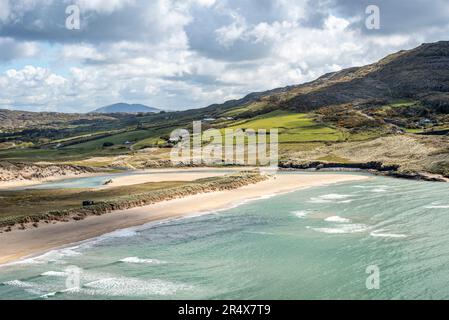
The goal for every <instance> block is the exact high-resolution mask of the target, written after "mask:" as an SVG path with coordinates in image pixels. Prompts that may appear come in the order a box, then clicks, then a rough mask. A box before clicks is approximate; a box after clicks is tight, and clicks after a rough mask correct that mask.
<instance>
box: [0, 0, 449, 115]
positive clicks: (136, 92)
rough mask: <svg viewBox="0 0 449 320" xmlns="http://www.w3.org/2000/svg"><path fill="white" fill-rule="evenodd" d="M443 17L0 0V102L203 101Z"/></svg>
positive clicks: (199, 3) (388, 8)
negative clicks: (72, 19) (375, 20)
mask: <svg viewBox="0 0 449 320" xmlns="http://www.w3.org/2000/svg"><path fill="white" fill-rule="evenodd" d="M371 4H373V5H377V6H378V7H379V9H380V19H381V20H380V23H381V24H380V29H379V30H372V29H368V28H366V24H365V21H366V18H367V17H368V15H367V14H366V8H367V6H368V5H371ZM70 5H76V6H77V7H78V8H79V9H80V29H79V30H69V29H67V27H66V20H67V18H68V16H69V15H68V14H66V9H67V7H68V6H70ZM448 17H449V1H447V0H430V1H429V0H407V1H402V0H370V1H365V0H0V108H8V109H22V110H30V111H63V112H86V111H89V110H92V109H94V108H96V107H99V106H103V105H107V104H111V103H116V102H129V103H143V104H147V105H150V106H155V107H159V108H162V109H166V110H180V109H187V108H196V107H203V106H207V105H209V104H211V103H216V102H224V101H225V100H229V99H233V98H239V97H241V96H244V95H246V94H247V93H250V92H253V91H263V90H267V89H272V88H275V87H280V86H285V85H291V84H298V83H302V82H305V81H310V80H313V79H315V78H317V77H318V76H320V75H322V74H323V73H326V72H330V71H336V70H339V69H342V68H346V67H350V66H357V65H364V64H368V63H371V62H374V61H376V60H378V59H380V58H382V57H383V56H384V55H386V54H389V53H393V52H395V51H397V50H400V49H409V48H413V47H415V46H417V45H419V44H421V43H423V42H433V41H438V40H448V36H447V35H448V34H449V19H448Z"/></svg>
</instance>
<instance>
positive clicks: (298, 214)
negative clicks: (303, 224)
mask: <svg viewBox="0 0 449 320" xmlns="http://www.w3.org/2000/svg"><path fill="white" fill-rule="evenodd" d="M292 213H293V214H294V215H295V216H296V217H298V218H301V219H303V218H304V217H305V216H307V215H309V214H310V211H309V210H299V211H293V212H292Z"/></svg>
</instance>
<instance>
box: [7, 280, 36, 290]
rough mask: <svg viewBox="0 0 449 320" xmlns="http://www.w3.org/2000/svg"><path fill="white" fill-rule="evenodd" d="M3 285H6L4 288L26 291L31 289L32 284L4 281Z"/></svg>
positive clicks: (19, 281) (20, 281)
mask: <svg viewBox="0 0 449 320" xmlns="http://www.w3.org/2000/svg"><path fill="white" fill-rule="evenodd" d="M3 284H4V285H6V286H10V287H15V288H22V289H28V288H32V287H33V284H32V283H29V282H25V281H22V280H11V281H6V282H3Z"/></svg>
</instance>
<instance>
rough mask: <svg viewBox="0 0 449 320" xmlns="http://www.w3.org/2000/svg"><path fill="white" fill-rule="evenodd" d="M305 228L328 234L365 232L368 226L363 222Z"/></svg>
mask: <svg viewBox="0 0 449 320" xmlns="http://www.w3.org/2000/svg"><path fill="white" fill-rule="evenodd" d="M307 229H311V230H313V231H316V232H321V233H328V234H349V233H360V232H365V231H368V230H369V229H370V227H369V226H367V225H365V224H341V225H339V226H338V227H334V228H314V227H307Z"/></svg>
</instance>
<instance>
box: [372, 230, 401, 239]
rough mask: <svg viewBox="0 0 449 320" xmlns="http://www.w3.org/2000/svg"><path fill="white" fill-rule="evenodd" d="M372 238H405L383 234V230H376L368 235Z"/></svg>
mask: <svg viewBox="0 0 449 320" xmlns="http://www.w3.org/2000/svg"><path fill="white" fill-rule="evenodd" d="M370 236H372V237H378V238H406V237H407V236H406V235H405V234H395V233H385V230H377V231H373V232H371V233H370Z"/></svg>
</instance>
